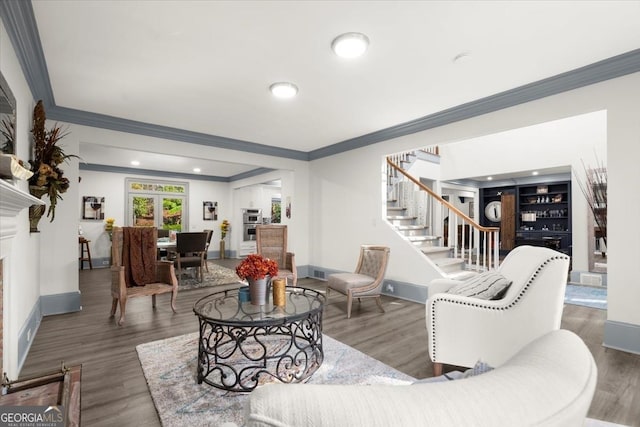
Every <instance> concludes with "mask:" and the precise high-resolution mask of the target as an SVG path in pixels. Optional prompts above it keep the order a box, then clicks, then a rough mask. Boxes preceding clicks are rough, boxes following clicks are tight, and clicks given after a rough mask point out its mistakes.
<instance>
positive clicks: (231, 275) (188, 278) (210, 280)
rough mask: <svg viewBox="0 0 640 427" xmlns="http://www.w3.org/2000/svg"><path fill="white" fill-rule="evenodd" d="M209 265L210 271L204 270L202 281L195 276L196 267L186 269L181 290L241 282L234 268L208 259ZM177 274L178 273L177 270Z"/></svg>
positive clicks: (181, 282) (181, 281)
mask: <svg viewBox="0 0 640 427" xmlns="http://www.w3.org/2000/svg"><path fill="white" fill-rule="evenodd" d="M207 265H208V266H209V271H208V272H207V270H206V269H205V270H204V272H203V274H202V276H203V279H202V282H200V281H199V280H198V279H196V278H195V269H186V271H185V272H184V273H183V274H182V277H181V280H180V286H179V290H181V291H182V290H188V289H198V288H206V287H210V286H219V285H228V284H231V283H239V282H240V278H239V277H238V276H237V275H236V272H235V271H234V270H232V269H230V268H225V267H222V266H220V265H218V264H214V263H213V262H211V261H207ZM176 270H177V269H176ZM176 274H178V272H177V271H176Z"/></svg>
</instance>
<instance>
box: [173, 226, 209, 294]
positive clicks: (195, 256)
mask: <svg viewBox="0 0 640 427" xmlns="http://www.w3.org/2000/svg"><path fill="white" fill-rule="evenodd" d="M206 247H207V233H205V232H204V231H197V232H190V233H178V234H176V260H175V261H174V265H175V266H176V268H177V270H178V283H180V281H181V278H180V276H182V273H183V270H184V269H185V268H189V267H195V268H196V269H197V272H198V274H197V275H198V276H200V281H201V282H202V268H203V267H204V264H205V251H206Z"/></svg>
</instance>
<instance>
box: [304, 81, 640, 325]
mask: <svg viewBox="0 0 640 427" xmlns="http://www.w3.org/2000/svg"><path fill="white" fill-rule="evenodd" d="M638 99H640V73H635V74H632V75H628V76H625V77H621V78H618V79H614V80H609V81H606V82H602V83H599V84H595V85H591V86H588V87H585V88H581V89H577V90H573V91H570V92H566V93H562V94H559V95H555V96H551V97H547V98H544V99H540V100H537V101H533V102H528V103H526V104H523V105H519V106H515V107H512V108H507V109H503V110H500V111H496V112H494V113H490V114H486V115H483V116H479V117H475V118H472V119H469V120H464V121H461V122H457V123H453V124H451V125H447V126H442V127H438V128H434V129H430V130H427V131H424V132H420V133H417V134H413V135H408V136H404V137H401V138H396V139H393V140H390V141H386V142H383V143H380V144H376V145H374V146H369V147H365V148H362V149H359V150H353V151H349V152H346V153H343V154H339V155H335V156H332V157H329V158H324V159H319V160H316V161H313V162H312V165H311V172H312V179H311V192H312V193H313V194H314V200H313V202H312V204H311V209H312V218H313V224H314V227H313V228H312V229H311V231H310V236H311V240H312V241H313V250H312V262H313V263H314V264H316V265H322V266H325V267H329V268H337V269H343V270H348V269H350V268H352V266H353V265H354V263H355V258H356V256H357V254H356V247H357V245H360V244H362V243H366V242H387V243H388V244H390V245H391V246H392V251H391V257H390V265H389V271H388V274H387V276H388V277H389V278H393V279H401V280H406V281H408V282H412V283H424V282H425V281H427V280H428V277H425V275H424V273H423V271H422V269H421V268H420V267H419V263H418V261H417V259H416V258H415V257H412V256H411V254H409V253H407V251H406V250H404V249H402V248H400V247H398V246H397V245H396V244H395V242H394V240H393V237H392V236H390V235H389V233H388V230H386V229H385V228H384V227H379V226H378V224H379V222H380V218H381V211H382V208H381V205H382V202H381V195H380V188H379V185H376V182H377V181H379V180H380V176H379V175H380V171H379V168H380V166H379V165H380V161H381V160H380V157H381V156H382V155H383V154H386V153H391V152H399V151H403V150H409V149H412V148H415V147H420V146H428V145H440V146H442V147H444V146H445V145H446V144H447V143H450V142H458V141H462V140H466V139H472V138H477V137H480V136H483V135H489V134H492V133H495V132H502V131H505V130H508V129H517V128H521V127H526V126H531V125H534V124H539V123H545V122H550V121H553V120H558V119H561V118H568V117H573V116H577V115H582V114H586V113H593V112H597V111H607V136H606V140H607V155H606V161H607V163H608V173H609V193H608V196H609V206H608V209H609V221H608V223H609V230H608V261H607V262H608V266H607V268H608V284H609V310H608V318H609V320H615V321H619V322H625V323H628V324H632V325H640V310H637V307H636V305H637V304H635V302H636V301H640V282H638V280H636V276H637V269H636V264H637V260H638V258H639V256H638V255H639V253H638V252H639V249H638V245H637V242H638V241H640V228H638V227H636V226H635V223H636V220H637V212H638V211H640V206H638V205H640V198H638V197H635V196H633V195H634V194H635V193H636V192H637V191H636V187H637V183H638V182H640V179H639V178H640V168H638V165H637V161H638V158H640V157H639V156H638V154H640V153H639V150H640V149H639V148H638V147H640V144H638V143H639V142H640V141H639V140H640V120H639V119H638V118H639V117H640V102H638ZM576 132H580V129H577V130H576ZM583 137H585V138H587V137H589V135H583ZM562 143H563V142H562V141H558V146H557V147H555V148H554V149H553V150H552V151H551V153H550V154H552V155H553V154H555V152H556V151H558V150H562ZM583 154H584V153H575V152H574V153H572V155H573V156H574V157H573V159H572V160H574V161H579V160H580V158H581V157H582V158H584V157H583ZM603 157H604V156H603ZM477 159H478V160H479V161H477V163H478V164H486V165H494V166H496V167H497V165H498V164H502V163H504V161H503V160H502V159H501V158H500V157H497V156H495V155H494V154H493V153H490V152H486V151H484V150H482V149H480V148H479V149H478V153H477ZM601 159H602V160H605V159H604V158H602V157H601ZM572 163H573V162H572ZM494 169H495V168H494ZM483 171H486V169H484V170H483ZM477 172H478V174H482V173H484V172H481V171H480V170H479V169H478V170H477ZM577 210H578V209H576V208H575V207H574V215H577ZM574 220H575V218H574Z"/></svg>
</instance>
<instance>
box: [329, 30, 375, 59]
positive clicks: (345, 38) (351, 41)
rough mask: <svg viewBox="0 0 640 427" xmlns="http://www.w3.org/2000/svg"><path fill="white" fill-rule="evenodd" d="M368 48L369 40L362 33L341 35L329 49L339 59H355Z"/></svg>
mask: <svg viewBox="0 0 640 427" xmlns="http://www.w3.org/2000/svg"><path fill="white" fill-rule="evenodd" d="M368 47H369V38H368V37H367V36H365V35H364V34H362V33H345V34H341V35H339V36H338V37H336V38H335V39H333V42H331V49H333V51H334V52H335V54H336V55H338V56H339V57H340V58H357V57H359V56H362V55H363V54H364V53H365V52H366V51H367V48H368Z"/></svg>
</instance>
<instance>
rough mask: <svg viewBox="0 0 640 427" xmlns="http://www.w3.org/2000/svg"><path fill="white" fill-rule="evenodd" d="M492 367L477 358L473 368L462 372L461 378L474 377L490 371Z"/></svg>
mask: <svg viewBox="0 0 640 427" xmlns="http://www.w3.org/2000/svg"><path fill="white" fill-rule="evenodd" d="M492 370H493V367H492V366H489V365H487V364H486V363H485V362H483V361H482V360H478V361H477V362H476V364H475V365H474V366H473V368H471V369H468V370H466V371H465V372H464V375H463V376H462V378H469V377H475V376H476V375H480V374H484V373H485V372H489V371H492Z"/></svg>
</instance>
